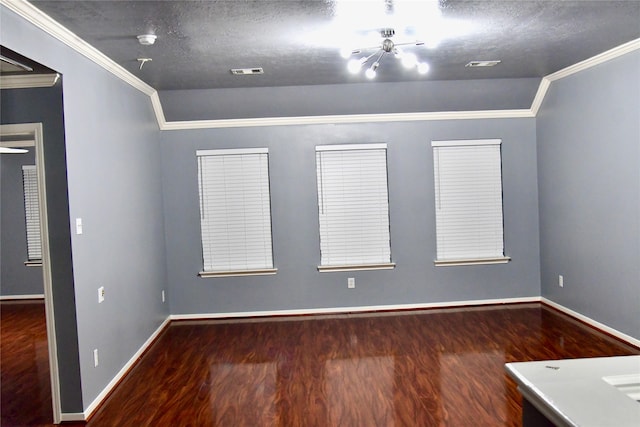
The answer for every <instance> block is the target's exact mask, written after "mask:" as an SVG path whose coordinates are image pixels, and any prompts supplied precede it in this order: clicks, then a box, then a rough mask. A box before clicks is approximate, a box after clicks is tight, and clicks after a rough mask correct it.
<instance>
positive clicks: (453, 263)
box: [433, 256, 511, 267]
mask: <svg viewBox="0 0 640 427" xmlns="http://www.w3.org/2000/svg"><path fill="white" fill-rule="evenodd" d="M509 261H511V258H510V257H508V256H506V257H499V258H479V259H447V260H435V261H434V262H433V263H434V264H435V266H436V267H457V266H459V265H487V264H506V263H508V262H509Z"/></svg>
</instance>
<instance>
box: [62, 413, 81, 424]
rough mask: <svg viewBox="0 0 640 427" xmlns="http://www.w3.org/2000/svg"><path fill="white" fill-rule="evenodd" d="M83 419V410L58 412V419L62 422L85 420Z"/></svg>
mask: <svg viewBox="0 0 640 427" xmlns="http://www.w3.org/2000/svg"><path fill="white" fill-rule="evenodd" d="M85 420H86V418H85V417H84V413H83V412H66V413H62V414H60V421H61V422H63V423H64V422H68V421H85Z"/></svg>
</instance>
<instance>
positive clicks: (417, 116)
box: [162, 110, 534, 130]
mask: <svg viewBox="0 0 640 427" xmlns="http://www.w3.org/2000/svg"><path fill="white" fill-rule="evenodd" d="M530 117H534V116H533V114H532V113H531V111H530V110H486V111H443V112H433V113H388V114H347V115H331V116H299V117H264V118H253V119H220V120H195V121H182V122H166V123H165V125H164V126H163V127H162V130H186V129H215V128H235V127H256V126H291V125H318V124H345V123H381V122H384V123H389V122H412V121H434V120H477V119H514V118H530Z"/></svg>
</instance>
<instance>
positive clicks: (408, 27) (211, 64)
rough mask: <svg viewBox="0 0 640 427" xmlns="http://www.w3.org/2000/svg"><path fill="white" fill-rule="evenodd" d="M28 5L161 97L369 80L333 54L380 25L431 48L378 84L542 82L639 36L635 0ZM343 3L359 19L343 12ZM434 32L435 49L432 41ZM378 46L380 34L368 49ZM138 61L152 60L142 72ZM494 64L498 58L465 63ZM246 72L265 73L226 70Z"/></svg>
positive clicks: (639, 9) (388, 68)
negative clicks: (419, 67)
mask: <svg viewBox="0 0 640 427" xmlns="http://www.w3.org/2000/svg"><path fill="white" fill-rule="evenodd" d="M31 3H32V4H34V5H35V6H36V7H38V8H39V9H41V10H42V11H43V12H45V13H46V14H48V15H49V16H51V17H52V18H54V19H55V20H56V21H58V22H59V23H61V24H62V25H64V26H65V27H67V28H68V29H69V30H71V31H72V32H74V33H76V34H77V35H78V36H79V37H81V38H82V39H84V40H85V41H87V42H88V43H90V44H91V45H93V46H94V47H95V48H97V49H98V50H100V51H101V52H103V53H104V54H106V55H107V56H109V57H110V58H111V59H113V60H114V61H115V62H117V63H118V64H120V65H122V66H123V67H124V68H126V69H127V70H129V71H130V72H132V73H133V74H134V75H136V76H138V77H140V78H141V79H142V80H144V81H145V82H146V83H148V84H149V85H151V86H153V87H154V88H156V89H158V90H160V91H162V90H174V89H215V88H237V87H268V86H295V85H316V84H340V83H355V82H365V81H367V79H366V78H365V77H364V75H362V74H359V75H352V74H349V73H348V72H347V70H346V60H345V59H344V58H342V57H341V56H340V52H339V50H340V48H341V47H342V46H343V45H344V44H345V41H348V40H352V39H353V37H355V36H362V35H363V34H365V33H366V32H367V31H371V30H379V29H380V28H384V27H392V28H394V29H395V30H396V35H395V36H394V37H393V40H394V41H395V42H396V43H400V42H403V41H415V40H421V41H425V42H427V44H426V45H424V46H413V47H409V48H407V49H406V51H413V52H414V53H416V55H418V56H419V58H420V60H423V61H427V62H428V63H429V64H430V66H431V71H430V72H429V73H428V74H427V75H426V76H420V75H418V74H417V73H416V72H415V70H412V71H407V70H405V69H403V68H402V67H401V66H400V64H399V61H397V60H396V59H395V58H393V57H385V58H384V60H383V61H382V63H381V66H380V68H379V70H378V75H377V77H376V81H380V82H403V81H416V80H430V81H435V80H468V79H487V78H528V77H542V76H545V75H548V74H551V73H553V72H555V71H558V70H560V69H562V68H564V67H567V66H569V65H572V64H575V63H577V62H579V61H581V60H584V59H587V58H590V57H592V56H594V55H597V54H599V53H601V52H603V51H605V50H608V49H611V48H613V47H616V46H619V45H621V44H623V43H625V42H628V41H630V40H633V39H636V38H638V37H640V1H637V0H630V1H585V0H579V1H486V0H482V1H456V0H448V1H445V0H443V1H440V2H435V4H434V3H433V2H422V3H420V2H416V1H413V2H411V1H401V0H386V1H384V0H378V1H359V2H340V1H338V0H323V1H319V0H318V1H271V0H261V1H245V0H233V1H220V0H211V1H96V0H92V1H82V0H74V1H51V0H49V1H32V2H31ZM417 6H420V7H418V8H417V9H416V7H417ZM432 6H435V7H432ZM349 8H351V9H356V10H355V12H356V13H355V14H353V15H349V14H347V13H346V12H345V10H346V9H349ZM145 33H152V34H155V35H157V37H158V39H157V42H156V43H155V45H153V46H141V45H140V44H138V42H137V40H136V36H137V35H138V34H145ZM437 36H438V37H440V42H439V44H438V45H437V47H430V46H428V44H430V43H431V42H432V40H431V39H432V38H434V37H437ZM381 40H382V39H381V38H380V37H379V36H375V37H374V39H373V42H372V43H373V44H376V43H378V42H379V41H381ZM353 43H356V42H353ZM362 43H364V42H362ZM367 43H368V45H371V43H369V42H368V41H367ZM345 47H350V48H354V47H364V46H361V45H356V46H354V45H348V46H345ZM141 57H149V58H152V59H153V61H151V62H148V63H146V64H145V65H144V67H143V69H142V70H140V69H139V63H138V62H137V58H141ZM493 59H499V60H501V61H502V63H500V64H499V65H498V66H496V67H492V68H466V67H465V66H464V65H465V64H466V63H467V62H469V61H471V60H493ZM245 67H262V68H263V69H264V72H265V73H264V74H263V75H252V76H234V75H232V74H231V73H230V71H229V70H230V69H231V68H245Z"/></svg>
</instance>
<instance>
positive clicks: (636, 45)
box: [545, 39, 640, 82]
mask: <svg viewBox="0 0 640 427" xmlns="http://www.w3.org/2000/svg"><path fill="white" fill-rule="evenodd" d="M636 49H640V39H635V40H631V41H630V42H627V43H624V44H621V45H620V46H617V47H614V48H613V49H609V50H607V51H605V52H602V53H601V54H599V55H596V56H593V57H591V58H589V59H585V60H584V61H580V62H578V63H577V64H574V65H570V66H569V67H567V68H563V69H562V70H560V71H556V72H555V73H553V74H549V75H548V76H546V77H545V79H548V80H549V81H550V82H553V81H556V80H560V79H563V78H565V77H568V76H570V75H572V74H575V73H577V72H580V71H584V70H587V69H589V68H591V67H595V66H596V65H600V64H602V63H604V62H607V61H610V60H612V59H615V58H618V57H620V56H622V55H626V54H627V53H630V52H633V51H634V50H636Z"/></svg>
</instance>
